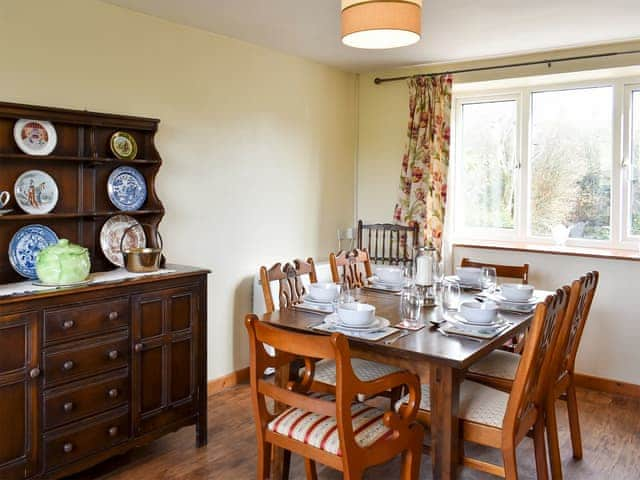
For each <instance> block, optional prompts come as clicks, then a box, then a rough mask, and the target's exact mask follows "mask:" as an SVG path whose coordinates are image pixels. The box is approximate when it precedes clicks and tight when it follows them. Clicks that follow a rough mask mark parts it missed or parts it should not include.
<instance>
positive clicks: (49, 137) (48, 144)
mask: <svg viewBox="0 0 640 480" xmlns="http://www.w3.org/2000/svg"><path fill="white" fill-rule="evenodd" d="M13 138H14V140H15V141H16V144H17V145H18V147H19V148H20V150H22V151H23V152H24V153H26V154H29V155H49V154H50V153H51V152H53V149H54V148H56V144H57V143H58V135H57V134H56V129H55V128H54V127H53V124H52V123H51V122H47V121H44V120H30V119H27V118H21V119H20V120H18V121H17V122H16V123H15V125H14V126H13Z"/></svg>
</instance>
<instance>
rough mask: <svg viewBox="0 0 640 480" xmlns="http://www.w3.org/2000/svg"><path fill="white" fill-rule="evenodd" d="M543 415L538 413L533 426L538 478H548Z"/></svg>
mask: <svg viewBox="0 0 640 480" xmlns="http://www.w3.org/2000/svg"><path fill="white" fill-rule="evenodd" d="M543 417H544V415H543V414H541V415H538V419H537V420H536V423H535V425H534V426H533V445H534V449H535V456H536V473H537V479H538V480H548V479H549V471H548V467H547V449H546V447H545V441H544V418H543Z"/></svg>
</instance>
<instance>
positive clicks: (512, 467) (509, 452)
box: [502, 445, 518, 480]
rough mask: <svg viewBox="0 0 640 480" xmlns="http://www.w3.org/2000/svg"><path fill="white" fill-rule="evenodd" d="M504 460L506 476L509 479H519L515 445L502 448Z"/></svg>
mask: <svg viewBox="0 0 640 480" xmlns="http://www.w3.org/2000/svg"><path fill="white" fill-rule="evenodd" d="M502 462H503V463H504V477H505V478H506V479H507V480H518V462H517V461H516V446H515V445H509V446H507V447H503V448H502Z"/></svg>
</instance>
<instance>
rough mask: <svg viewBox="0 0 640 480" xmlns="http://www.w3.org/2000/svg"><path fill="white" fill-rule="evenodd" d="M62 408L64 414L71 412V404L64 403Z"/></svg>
mask: <svg viewBox="0 0 640 480" xmlns="http://www.w3.org/2000/svg"><path fill="white" fill-rule="evenodd" d="M62 408H63V409H64V411H65V412H67V413H69V412H71V411H72V410H73V402H67V403H65V404H64V405H63V406H62Z"/></svg>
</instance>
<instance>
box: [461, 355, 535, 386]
mask: <svg viewBox="0 0 640 480" xmlns="http://www.w3.org/2000/svg"><path fill="white" fill-rule="evenodd" d="M520 358H522V357H521V356H520V355H518V354H517V353H511V352H505V351H502V350H494V351H493V352H491V353H490V354H489V355H487V356H486V357H484V358H483V359H482V360H480V361H478V362H476V363H474V364H473V365H471V367H470V368H469V371H470V372H471V373H476V374H479V375H486V376H487V377H494V378H504V379H506V380H513V379H515V378H516V371H517V370H518V365H519V364H520Z"/></svg>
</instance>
